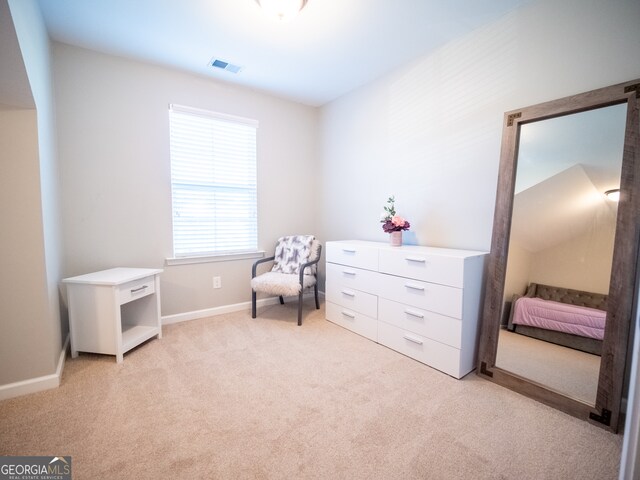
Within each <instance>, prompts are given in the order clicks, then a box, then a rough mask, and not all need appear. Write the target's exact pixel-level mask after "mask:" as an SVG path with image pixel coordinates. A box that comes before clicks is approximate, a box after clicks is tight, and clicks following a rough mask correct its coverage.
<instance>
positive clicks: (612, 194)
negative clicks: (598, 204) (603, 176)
mask: <svg viewBox="0 0 640 480" xmlns="http://www.w3.org/2000/svg"><path fill="white" fill-rule="evenodd" d="M604 194H605V195H606V197H607V200H611V201H612V202H617V201H619V200H620V189H619V188H614V189H612V190H607V191H606V192H604Z"/></svg>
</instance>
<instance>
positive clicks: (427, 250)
mask: <svg viewBox="0 0 640 480" xmlns="http://www.w3.org/2000/svg"><path fill="white" fill-rule="evenodd" d="M330 244H336V245H356V246H358V245H361V246H363V247H370V248H377V249H379V250H391V251H394V252H406V253H419V254H423V255H442V256H447V257H457V258H466V257H475V256H481V255H487V254H488V252H481V251H479V250H459V249H456V248H443V247H427V246H422V245H402V246H400V247H392V246H391V245H389V244H387V243H383V242H372V241H369V240H336V241H330V242H327V246H328V245H330Z"/></svg>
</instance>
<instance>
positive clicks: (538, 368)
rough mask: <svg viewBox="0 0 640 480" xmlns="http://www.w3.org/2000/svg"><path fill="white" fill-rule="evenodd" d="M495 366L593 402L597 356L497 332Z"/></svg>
mask: <svg viewBox="0 0 640 480" xmlns="http://www.w3.org/2000/svg"><path fill="white" fill-rule="evenodd" d="M496 366H498V367H500V368H502V369H504V370H507V371H509V372H512V373H515V374H517V375H519V376H521V377H524V378H528V379H530V380H533V381H535V382H537V383H540V384H542V385H545V386H547V387H549V388H551V389H553V390H556V391H558V392H561V393H563V394H565V395H568V396H570V397H572V398H575V399H577V400H580V401H583V402H585V403H588V404H590V405H595V403H596V393H597V390H598V374H599V373H600V357H599V356H598V355H592V354H590V353H585V352H581V351H579V350H574V349H573V348H567V347H563V346H560V345H555V344H553V343H549V342H544V341H542V340H538V339H535V338H531V337H527V336H526V335H520V334H518V333H515V332H509V331H507V330H500V338H499V340H498V355H497V357H496Z"/></svg>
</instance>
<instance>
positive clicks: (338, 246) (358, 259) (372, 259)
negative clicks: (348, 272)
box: [326, 242, 378, 271]
mask: <svg viewBox="0 0 640 480" xmlns="http://www.w3.org/2000/svg"><path fill="white" fill-rule="evenodd" d="M326 258H327V262H331V263H339V264H341V265H349V266H352V267H356V268H364V269H366V270H374V271H375V270H378V249H377V248H375V247H372V246H370V245H362V244H359V243H357V242H354V243H350V242H327V257H326Z"/></svg>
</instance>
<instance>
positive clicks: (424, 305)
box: [378, 274, 462, 318]
mask: <svg viewBox="0 0 640 480" xmlns="http://www.w3.org/2000/svg"><path fill="white" fill-rule="evenodd" d="M378 288H379V294H380V296H381V297H383V298H387V299H391V300H394V301H396V302H398V303H402V304H405V305H411V306H412V307H418V308H421V309H424V310H429V311H430V312H436V313H440V314H442V315H446V316H448V317H454V318H462V290H461V289H460V288H454V287H448V286H445V285H438V284H435V283H428V282H420V281H418V280H412V279H408V278H402V277H396V276H393V275H384V274H381V275H380V279H379V287H378Z"/></svg>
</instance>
